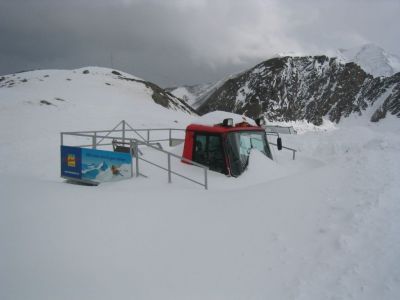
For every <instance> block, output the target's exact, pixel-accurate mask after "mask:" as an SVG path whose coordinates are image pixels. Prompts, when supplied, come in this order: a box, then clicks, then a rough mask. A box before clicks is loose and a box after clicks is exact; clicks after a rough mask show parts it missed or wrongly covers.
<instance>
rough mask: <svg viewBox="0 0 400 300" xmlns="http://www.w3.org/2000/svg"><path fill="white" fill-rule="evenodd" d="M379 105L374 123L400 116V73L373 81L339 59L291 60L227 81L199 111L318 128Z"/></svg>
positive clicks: (277, 61) (279, 60) (275, 61)
mask: <svg viewBox="0 0 400 300" xmlns="http://www.w3.org/2000/svg"><path fill="white" fill-rule="evenodd" d="M378 99H379V101H378ZM377 101H378V102H379V103H380V102H382V104H381V105H379V107H376V109H377V111H376V113H374V116H373V117H372V119H373V120H379V119H380V118H382V117H384V116H385V115H386V113H387V112H390V113H392V114H394V115H397V116H399V117H400V105H399V102H400V73H398V74H395V75H393V76H391V77H387V78H384V77H377V78H374V77H373V76H372V75H370V74H367V73H366V72H365V71H363V70H362V69H361V68H360V67H359V66H358V65H356V64H355V63H343V62H341V61H340V60H338V59H337V58H329V57H327V56H314V57H311V56H307V57H290V56H288V57H278V58H273V59H270V60H267V61H265V62H263V63H260V64H258V65H257V66H255V67H254V68H252V69H250V70H248V71H246V72H243V73H241V74H239V75H238V76H236V77H233V78H231V79H229V80H227V81H226V82H225V83H224V84H223V85H222V86H220V87H219V88H218V89H217V90H216V91H215V92H214V93H212V94H211V95H210V96H209V97H208V98H207V100H206V101H205V102H204V103H203V104H202V105H201V106H200V107H199V109H198V111H199V113H201V114H202V113H207V112H210V111H213V110H224V111H229V112H235V113H239V114H243V113H245V114H246V115H247V116H250V117H253V118H256V117H259V116H260V115H265V116H266V117H267V118H268V119H269V120H278V121H295V120H307V121H309V122H312V123H314V124H316V125H319V124H321V123H322V118H323V117H327V118H329V119H330V120H331V121H334V122H339V121H340V120H341V118H343V117H347V116H349V115H350V114H353V113H357V114H362V112H363V111H364V110H365V109H366V108H368V107H370V106H373V107H374V108H375V106H377V105H378V102H377ZM378 110H379V112H378Z"/></svg>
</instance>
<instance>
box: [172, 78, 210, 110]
mask: <svg viewBox="0 0 400 300" xmlns="http://www.w3.org/2000/svg"><path fill="white" fill-rule="evenodd" d="M213 85H214V84H212V83H205V84H198V85H191V86H180V87H173V88H169V89H168V90H169V91H170V92H171V94H173V95H174V96H176V97H178V98H181V99H183V100H184V101H186V102H187V104H189V105H190V106H192V107H193V108H196V107H198V106H199V104H198V99H199V98H201V97H202V96H203V95H204V94H207V92H208V91H209V90H210V88H211V87H212V86H213Z"/></svg>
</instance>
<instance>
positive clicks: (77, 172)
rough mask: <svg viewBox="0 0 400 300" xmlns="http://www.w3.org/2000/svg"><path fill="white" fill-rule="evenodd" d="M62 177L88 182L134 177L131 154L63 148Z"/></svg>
mask: <svg viewBox="0 0 400 300" xmlns="http://www.w3.org/2000/svg"><path fill="white" fill-rule="evenodd" d="M61 177H64V178H69V179H78V180H81V181H86V182H94V183H100V182H106V181H117V180H121V179H127V178H130V177H132V157H131V155H130V154H129V153H121V152H113V151H105V150H97V149H87V148H79V147H70V146H61Z"/></svg>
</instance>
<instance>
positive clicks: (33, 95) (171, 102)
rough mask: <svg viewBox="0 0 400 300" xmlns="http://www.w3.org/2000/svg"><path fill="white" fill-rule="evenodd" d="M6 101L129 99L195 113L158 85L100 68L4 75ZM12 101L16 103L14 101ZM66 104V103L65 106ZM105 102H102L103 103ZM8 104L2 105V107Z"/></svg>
mask: <svg viewBox="0 0 400 300" xmlns="http://www.w3.org/2000/svg"><path fill="white" fill-rule="evenodd" d="M0 93H1V97H2V98H8V97H10V100H9V102H8V104H14V105H15V104H16V103H19V102H21V101H22V102H23V103H25V104H32V105H37V104H39V105H52V106H56V107H57V106H60V105H62V104H65V105H68V103H71V101H72V102H73V101H80V103H81V104H84V102H85V101H91V100H87V99H86V98H91V99H93V101H94V102H93V103H96V102H95V101H99V102H100V101H105V102H104V104H107V101H108V102H109V103H110V104H111V103H112V102H113V101H114V100H113V99H125V100H127V101H131V102H132V103H135V102H136V103H137V104H140V105H152V104H153V103H157V104H159V105H161V106H164V107H166V108H169V109H172V110H175V111H182V112H186V113H189V114H193V110H192V109H191V108H190V107H189V106H188V105H187V104H186V103H185V102H183V101H181V100H180V99H178V98H176V97H175V96H173V95H171V94H170V93H168V92H166V91H164V90H163V89H161V88H160V87H158V86H157V85H155V84H154V83H151V82H148V81H144V80H143V79H140V78H138V77H135V76H132V75H130V74H127V73H124V72H121V71H116V70H112V69H107V68H100V67H87V68H82V69H77V70H38V71H30V72H22V73H17V74H11V75H5V76H0ZM11 99H12V100H11ZM63 102H64V103H63ZM101 103H102V102H101ZM2 104H3V105H4V103H0V105H2Z"/></svg>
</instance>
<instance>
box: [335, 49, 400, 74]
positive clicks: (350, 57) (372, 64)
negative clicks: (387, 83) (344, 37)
mask: <svg viewBox="0 0 400 300" xmlns="http://www.w3.org/2000/svg"><path fill="white" fill-rule="evenodd" d="M338 57H339V58H341V59H342V60H343V61H344V62H354V63H356V64H358V65H359V66H360V67H361V68H362V69H363V70H364V71H366V72H367V73H369V74H371V75H373V76H374V77H378V76H386V77H387V76H392V75H393V74H395V73H397V72H400V58H399V57H398V56H396V55H393V54H389V53H387V52H386V51H385V50H384V49H382V48H381V47H379V46H377V45H374V44H366V45H363V46H361V47H356V48H352V49H339V50H338Z"/></svg>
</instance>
